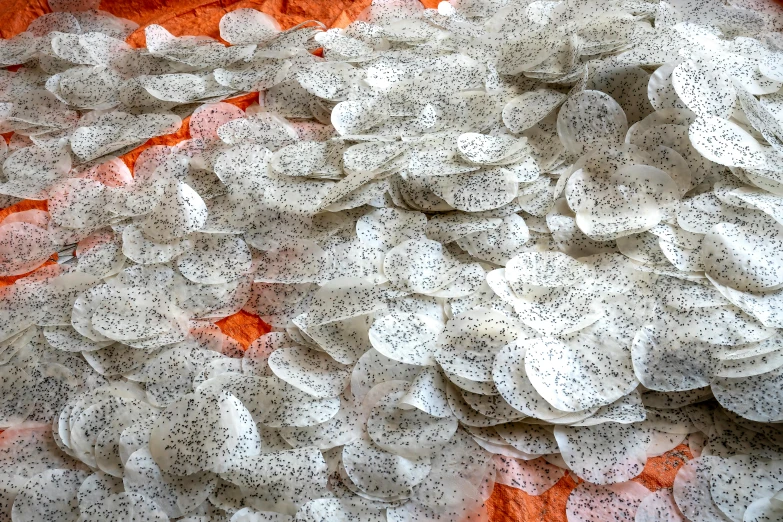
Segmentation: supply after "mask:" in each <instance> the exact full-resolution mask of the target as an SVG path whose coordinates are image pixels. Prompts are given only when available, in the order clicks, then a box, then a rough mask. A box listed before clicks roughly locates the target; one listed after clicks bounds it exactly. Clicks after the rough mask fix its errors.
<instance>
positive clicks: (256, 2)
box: [0, 0, 692, 522]
mask: <svg viewBox="0 0 783 522" xmlns="http://www.w3.org/2000/svg"><path fill="white" fill-rule="evenodd" d="M370 1H371V0H103V1H102V2H101V5H100V8H101V9H102V10H104V11H108V12H110V13H112V14H114V15H116V16H120V17H123V18H127V19H130V20H133V21H134V22H136V23H138V24H139V25H140V28H139V29H138V30H137V31H136V32H134V33H133V34H132V35H131V36H130V37H129V38H128V42H129V43H130V44H132V45H133V46H135V47H141V46H143V45H144V26H145V25H149V24H159V25H162V26H163V27H165V28H166V29H168V30H169V31H170V32H171V33H173V34H174V35H176V36H182V35H206V36H211V37H213V38H219V31H218V23H219V21H220V18H221V17H222V16H223V15H224V14H225V13H227V12H229V11H233V10H235V9H239V8H243V7H252V8H254V9H257V10H259V11H263V12H265V13H268V14H270V15H272V16H274V17H275V18H276V19H277V20H278V22H279V23H280V25H281V26H282V27H283V28H284V29H287V28H289V27H293V26H294V25H297V24H299V23H301V22H304V21H306V20H319V21H321V22H323V23H325V24H326V25H327V26H330V27H345V26H346V25H348V24H349V23H350V22H351V21H352V20H353V19H355V18H356V16H357V15H358V14H359V13H361V11H362V10H363V9H364V8H366V7H367V6H368V5H369V4H370ZM422 3H423V4H424V5H425V6H426V7H436V6H437V4H438V0H422ZM48 12H50V9H49V6H48V4H47V1H46V0H0V36H1V37H3V38H10V37H12V36H14V35H15V34H18V33H20V32H22V31H24V30H25V28H26V27H27V26H28V24H29V23H30V22H32V21H33V20H35V19H36V18H37V17H39V16H41V15H42V14H45V13H48ZM256 99H257V94H248V95H244V96H241V97H238V98H234V99H232V100H227V101H228V102H229V103H233V104H235V105H237V106H238V107H240V108H242V109H245V108H246V107H247V106H248V105H250V104H251V103H253V102H254V101H255V100H256ZM189 137H190V135H189V131H188V120H187V119H185V120H184V121H183V125H182V128H181V129H180V130H179V131H178V132H176V133H174V134H170V135H167V136H161V137H158V138H153V139H151V140H149V141H148V142H147V143H145V144H144V145H142V146H141V147H139V148H138V149H136V150H134V151H132V152H130V153H128V154H126V155H125V156H123V160H124V161H125V162H126V163H127V164H128V166H129V167H131V168H132V166H133V162H135V160H136V158H137V157H138V155H139V154H140V152H141V151H142V150H143V149H145V148H147V147H149V146H151V145H173V144H175V143H177V142H179V141H181V140H184V139H187V138H189ZM31 208H38V209H42V210H45V209H46V202H43V201H22V202H20V203H18V204H16V205H14V206H12V207H9V208H6V209H3V210H0V221H2V219H4V218H5V217H6V216H7V215H8V214H10V213H12V212H19V211H22V210H29V209H31ZM52 259H53V260H55V259H56V256H55V257H53V258H52ZM51 262H52V261H49V262H48V263H51ZM19 277H21V276H17V277H5V278H3V277H0V286H2V285H7V284H11V283H13V281H15V280H16V279H18V278H19ZM217 324H218V326H219V327H220V328H221V330H222V331H223V332H224V333H225V334H226V335H230V336H231V337H233V338H235V339H236V340H237V341H239V342H240V343H241V344H242V345H243V346H244V347H245V348H247V346H248V345H249V344H250V343H251V342H253V340H255V339H256V338H258V337H259V336H261V335H263V334H264V333H266V332H268V331H269V326H268V325H266V324H264V322H263V321H261V320H260V319H259V318H258V317H257V316H254V315H252V314H249V313H247V312H239V313H238V314H235V315H233V316H231V317H227V318H225V319H223V320H221V321H219V322H218V323H217ZM690 458H692V455H691V453H690V451H689V450H688V447H687V446H686V445H680V446H678V447H677V448H675V449H674V450H672V451H670V452H668V453H667V454H665V455H663V456H660V457H655V458H651V459H649V461H648V462H647V466H646V467H645V468H644V472H643V473H642V474H641V475H640V476H638V477H636V478H635V479H634V481H636V482H639V483H640V484H642V485H643V486H645V487H647V488H648V489H650V490H652V491H655V490H658V489H660V488H670V487H671V486H672V484H673V482H674V476H675V474H676V473H677V470H678V469H679V468H680V467H681V466H682V465H683V464H684V463H685V462H686V461H687V460H688V459H690ZM579 482H580V480H579V479H578V478H577V477H576V476H574V475H570V474H566V476H565V477H563V478H562V479H561V480H560V481H559V482H558V483H557V484H556V485H555V486H554V487H553V488H552V489H550V490H549V491H547V492H546V493H544V494H543V495H540V496H531V495H528V494H526V493H524V492H523V491H520V490H517V489H514V488H511V487H508V486H504V485H501V484H497V485H496V486H495V490H494V492H493V494H492V497H491V498H490V499H489V501H488V503H487V507H488V512H489V517H490V521H491V522H566V513H565V507H566V502H567V500H568V495H569V493H570V492H571V490H572V489H573V488H575V487H576V485H577V484H578V483H579Z"/></svg>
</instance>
